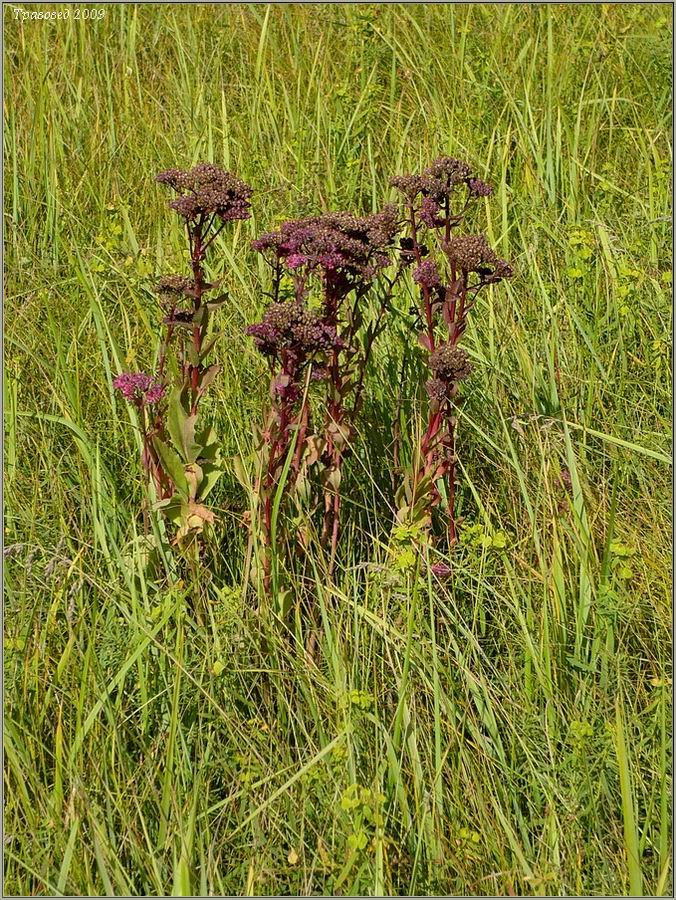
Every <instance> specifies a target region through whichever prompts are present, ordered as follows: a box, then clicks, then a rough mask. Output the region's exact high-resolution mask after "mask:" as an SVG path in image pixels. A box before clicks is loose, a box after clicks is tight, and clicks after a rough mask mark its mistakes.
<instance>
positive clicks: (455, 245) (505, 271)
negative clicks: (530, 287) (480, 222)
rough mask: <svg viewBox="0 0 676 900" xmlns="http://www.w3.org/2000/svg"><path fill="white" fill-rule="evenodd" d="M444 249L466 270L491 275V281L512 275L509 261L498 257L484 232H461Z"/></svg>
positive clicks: (451, 259)
mask: <svg viewBox="0 0 676 900" xmlns="http://www.w3.org/2000/svg"><path fill="white" fill-rule="evenodd" d="M444 251H445V252H446V255H447V256H448V259H449V260H450V261H451V262H453V263H455V265H456V266H458V267H459V268H460V269H462V270H463V271H464V272H478V273H479V274H480V275H482V276H489V275H490V276H491V277H490V278H489V279H488V280H490V281H499V280H500V279H502V278H511V276H512V269H511V266H510V265H509V263H508V262H507V261H506V260H504V259H500V258H499V257H498V255H497V253H496V252H495V250H493V248H492V247H491V246H490V244H489V243H488V241H487V240H486V238H485V237H484V235H483V234H459V235H458V236H457V237H454V238H451V240H450V241H449V242H448V243H447V244H445V246H444Z"/></svg>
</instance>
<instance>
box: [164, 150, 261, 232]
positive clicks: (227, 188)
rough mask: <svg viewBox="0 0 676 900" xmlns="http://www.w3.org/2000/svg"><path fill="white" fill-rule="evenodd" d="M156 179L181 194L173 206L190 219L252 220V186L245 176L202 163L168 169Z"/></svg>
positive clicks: (170, 204)
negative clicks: (242, 177)
mask: <svg viewBox="0 0 676 900" xmlns="http://www.w3.org/2000/svg"><path fill="white" fill-rule="evenodd" d="M155 181H157V182H158V183H159V184H166V185H169V187H171V188H173V189H174V190H175V191H176V193H177V194H178V195H179V196H178V197H177V198H176V199H175V200H172V201H171V202H170V203H169V206H170V207H171V208H172V209H173V210H175V211H176V212H177V213H178V214H179V215H180V216H183V217H184V218H186V219H189V220H192V219H196V218H197V217H198V216H200V215H205V216H209V215H212V214H216V215H217V216H218V217H219V218H220V219H221V220H222V221H223V222H231V221H234V220H236V219H248V218H249V216H250V215H251V212H250V208H251V204H250V203H249V198H250V197H251V194H252V193H253V192H252V189H251V188H250V187H249V185H248V184H245V183H244V182H243V181H242V180H241V179H239V178H237V177H236V176H235V175H233V174H231V173H230V172H226V171H225V169H221V168H219V167H218V166H214V165H212V164H211V163H199V164H198V165H196V166H194V167H193V168H192V169H189V170H188V171H187V172H184V171H182V170H181V169H167V170H166V171H165V172H160V174H159V175H158V176H157V177H156V179H155Z"/></svg>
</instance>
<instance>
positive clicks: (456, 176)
mask: <svg viewBox="0 0 676 900" xmlns="http://www.w3.org/2000/svg"><path fill="white" fill-rule="evenodd" d="M471 174H472V170H471V169H470V167H469V166H468V164H467V163H466V162H463V161H462V160H461V159H455V158H454V157H452V156H440V157H439V158H438V159H435V160H434V162H433V163H432V165H431V166H428V167H427V168H426V169H425V170H424V171H423V175H426V176H427V177H428V178H435V179H437V180H438V181H440V182H442V184H444V185H445V187H446V188H447V189H448V188H451V187H453V185H455V184H463V183H466V182H467V179H468V178H469V177H470V175H471Z"/></svg>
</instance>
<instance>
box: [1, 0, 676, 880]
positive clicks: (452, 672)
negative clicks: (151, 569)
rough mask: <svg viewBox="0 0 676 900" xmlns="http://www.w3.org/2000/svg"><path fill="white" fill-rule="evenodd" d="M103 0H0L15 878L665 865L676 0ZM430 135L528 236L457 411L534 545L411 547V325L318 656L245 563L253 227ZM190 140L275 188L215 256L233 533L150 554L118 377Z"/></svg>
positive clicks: (492, 500)
mask: <svg viewBox="0 0 676 900" xmlns="http://www.w3.org/2000/svg"><path fill="white" fill-rule="evenodd" d="M23 8H24V9H35V8H36V7H34V6H30V5H29V6H26V7H23ZM53 8H55V9H58V8H59V7H53ZM72 9H74V8H72ZM100 9H103V10H104V11H105V15H104V17H103V18H102V20H100V21H92V20H87V21H85V20H78V21H76V20H75V19H74V17H73V15H71V18H70V20H68V21H56V22H45V21H21V20H17V18H16V14H15V13H14V12H13V10H12V8H11V7H5V9H4V35H5V60H4V66H5V70H4V71H5V97H4V117H5V118H4V125H5V128H4V140H5V144H4V153H5V155H4V160H5V207H4V215H5V218H4V223H5V345H4V348H5V358H4V366H5V369H4V372H5V380H4V412H5V420H4V425H5V455H4V464H5V467H4V486H5V495H4V496H5V529H4V541H5V615H4V627H5V644H4V647H5V654H4V678H5V681H4V685H5V696H4V703H5V707H4V708H5V734H4V740H5V751H4V762H5V771H4V779H5V780H4V785H5V794H4V797H5V809H4V816H5V848H4V863H5V892H6V893H9V894H21V895H35V894H43V895H44V894H51V895H54V894H57V895H58V894H72V895H90V894H91V895H100V894H108V895H143V894H145V895H151V896H153V895H154V896H158V895H160V896H161V895H166V894H171V893H173V894H174V895H184V896H185V895H190V894H214V895H219V894H221V895H229V894H234V895H237V894H244V895H270V894H272V895H275V894H278V895H285V894H287V895H288V894H291V895H293V894H301V895H303V894H325V895H327V894H328V895H331V894H343V895H348V894H365V895H407V894H418V895H421V894H422V895H425V894H467V895H492V894H495V895H560V894H569V895H570V894H582V895H608V894H619V895H628V894H634V895H636V894H640V893H641V892H643V893H644V894H646V895H665V896H666V895H670V894H671V891H672V872H671V869H670V859H671V846H672V845H671V841H672V836H671V828H670V825H671V814H672V810H671V777H670V773H671V764H672V761H671V737H672V736H671V672H672V668H671V656H670V653H671V636H670V628H671V578H670V575H671V565H670V562H671V478H672V463H671V439H670V435H671V409H672V407H671V403H672V385H671V339H672V336H671V266H672V260H671V178H672V172H671V153H672V147H671V145H670V135H671V124H672V123H671V41H672V21H671V9H670V8H669V7H666V6H663V5H658V4H645V5H642V6H641V5H639V6H612V5H603V6H572V5H568V6H567V5H564V4H558V5H550V6H526V5H521V6H519V5H509V6H490V5H481V6H465V5H456V6H431V5H430V6H425V5H424V4H420V5H410V6H409V5H395V6H387V5H382V6H368V5H362V6H331V5H318V6H316V7H312V6H301V5H291V6H265V5H249V6H246V5H239V4H237V5H232V6H227V5H220V6H218V7H216V6H208V5H199V6H192V7H191V6H185V7H178V6H175V7H172V6H162V7H160V6H158V7H152V6H144V7H140V6H139V7H135V6H133V5H123V6H107V7H100ZM442 153H449V154H452V155H454V156H459V157H461V158H467V159H468V160H470V161H471V162H472V163H473V165H474V166H475V167H476V169H477V171H478V172H479V173H480V174H482V175H486V176H487V177H489V178H490V180H491V181H492V182H493V184H494V186H495V194H494V196H493V198H491V200H490V201H488V202H486V211H485V215H486V216H487V229H486V230H487V234H488V237H489V239H490V240H491V242H492V243H493V245H494V246H496V247H497V248H498V250H499V251H500V253H501V255H503V256H505V257H507V258H509V259H511V260H512V261H513V263H514V267H515V272H516V276H515V278H514V279H513V280H512V281H511V282H509V283H508V284H503V285H500V286H498V287H496V288H495V289H492V288H491V289H490V290H492V291H493V293H492V294H490V295H487V296H486V298H485V299H484V300H483V301H482V303H481V304H480V306H479V308H478V310H477V311H476V314H473V318H472V320H471V322H470V327H469V330H468V333H467V336H466V340H465V346H466V347H467V349H468V351H469V353H470V355H471V357H472V361H473V364H474V373H473V375H472V378H471V380H470V381H469V382H467V383H465V385H464V386H463V394H464V396H465V398H466V403H465V404H464V406H463V407H462V411H461V414H460V423H459V437H458V441H459V445H458V446H459V453H460V459H461V472H460V488H459V490H460V510H459V511H460V513H461V514H462V515H463V516H464V517H465V522H466V524H467V523H469V524H474V525H476V526H477V527H480V528H481V529H483V533H484V534H486V535H491V534H494V533H497V532H502V533H503V534H504V536H505V540H506V546H505V548H504V549H495V548H490V547H486V546H484V547H481V546H474V545H473V544H463V545H461V547H460V549H459V550H458V552H457V553H455V554H454V557H453V561H452V564H453V567H454V578H453V582H452V587H449V586H448V584H446V585H443V584H441V583H439V582H437V581H436V580H435V579H432V578H431V576H430V577H428V576H427V575H423V574H421V571H420V569H419V568H417V569H416V568H415V567H414V568H413V569H406V568H402V569H397V567H396V559H395V560H394V562H393V556H392V553H391V549H390V546H389V534H390V530H391V526H392V500H393V488H392V481H393V472H392V459H391V442H392V432H393V422H394V419H395V416H396V410H397V408H398V403H399V402H400V400H402V397H400V393H403V410H404V413H405V414H404V415H402V416H401V427H402V430H403V433H404V435H408V436H409V439H410V436H411V435H413V433H414V432H415V430H416V428H419V427H420V410H419V405H420V403H421V402H422V401H421V397H420V392H417V393H416V391H417V388H416V386H415V385H416V383H417V382H416V381H415V379H412V380H410V382H406V383H405V384H404V385H403V392H400V382H399V375H398V373H399V372H400V370H401V362H402V359H403V358H404V355H405V354H407V358H410V356H411V353H412V348H411V346H410V344H411V343H412V340H413V339H411V338H410V336H408V335H407V334H406V333H405V332H404V331H403V330H401V332H400V333H399V334H398V335H395V336H394V337H393V338H391V339H389V340H387V341H381V343H380V344H379V345H378V346H377V351H376V354H375V357H374V360H373V364H372V367H371V371H370V372H369V376H368V377H369V384H368V402H367V404H366V407H365V411H364V416H363V419H362V429H363V437H362V442H361V445H360V451H359V453H358V454H356V455H355V457H354V458H353V459H352V460H350V462H349V465H348V472H347V474H346V479H347V482H348V484H347V487H346V489H345V496H346V497H347V498H348V500H346V502H345V509H344V522H345V524H344V531H343V535H342V538H341V546H340V553H339V564H338V566H337V569H336V572H335V574H334V576H333V578H329V577H328V575H327V572H326V562H325V560H324V559H323V558H322V556H321V554H319V553H317V554H315V555H314V556H313V555H311V556H310V558H309V559H310V565H311V569H310V576H309V580H307V581H306V582H305V583H304V585H303V590H304V591H310V592H311V593H313V595H314V596H315V598H316V604H317V607H318V609H319V610H320V612H321V622H322V631H321V634H320V635H319V648H318V652H317V654H316V663H313V662H312V661H311V660H308V659H307V658H306V654H305V652H304V648H303V645H302V642H299V641H294V640H293V639H290V638H289V637H288V636H286V635H285V634H284V633H283V630H282V629H280V627H279V625H278V624H276V623H275V621H274V620H273V617H272V616H271V615H269V614H266V613H265V608H264V605H260V604H259V602H258V599H257V598H256V596H255V591H254V590H253V588H252V585H251V584H250V583H249V581H248V569H247V565H246V560H245V554H246V546H247V539H246V532H245V529H244V528H243V527H242V520H243V514H244V513H245V511H246V510H248V509H249V506H250V502H251V497H250V496H249V495H248V493H247V491H246V489H245V488H244V487H242V486H241V484H240V481H239V480H238V478H237V477H236V472H235V464H234V457H235V456H236V455H239V456H240V457H241V458H242V460H243V464H244V468H245V470H246V471H248V472H251V466H252V463H251V454H252V450H253V443H254V437H253V433H252V425H253V424H254V423H257V422H260V419H261V409H262V407H263V405H264V403H265V402H266V396H267V375H266V369H265V366H264V363H263V360H262V358H261V357H260V356H259V355H258V354H257V353H256V352H255V350H254V348H253V345H252V342H251V340H250V339H248V338H247V337H245V336H244V335H243V328H244V327H245V325H246V324H247V323H249V322H251V321H254V320H255V319H256V317H258V316H260V313H261V312H262V310H263V308H264V306H265V303H266V300H265V297H264V296H263V290H264V284H265V277H266V270H265V267H264V265H263V263H262V262H261V260H260V257H257V255H256V254H255V253H254V252H253V251H252V250H251V249H250V246H249V243H250V240H251V239H252V238H253V237H255V236H256V235H257V234H259V233H260V232H261V231H263V230H266V229H270V228H271V227H274V226H275V225H276V224H278V223H279V222H280V221H281V220H283V218H285V217H294V216H298V215H302V214H308V213H310V212H314V211H322V210H330V209H350V210H355V211H359V212H370V211H371V210H373V209H376V208H378V207H379V206H380V205H382V203H383V202H385V201H386V200H388V199H394V192H393V190H392V189H391V188H390V187H388V181H389V178H390V176H392V175H396V174H401V173H403V172H408V171H412V170H415V169H418V168H420V167H421V166H424V165H427V164H429V162H430V161H431V160H432V159H434V158H435V157H436V156H438V155H440V154H442ZM202 159H204V160H211V161H214V162H216V163H218V164H219V165H223V166H225V167H226V168H229V169H231V170H233V171H234V172H236V173H237V174H238V175H239V176H240V177H242V178H243V179H245V180H246V181H247V182H248V183H249V184H251V185H252V186H253V187H254V188H255V191H256V193H255V196H254V201H253V205H254V214H253V217H252V219H251V220H249V221H247V222H244V223H238V224H237V225H236V227H234V228H233V229H230V230H229V231H226V232H224V233H223V235H222V236H221V237H219V238H218V241H217V252H215V254H214V257H213V274H215V275H219V274H221V273H223V274H224V277H225V280H226V285H227V287H228V288H229V290H230V293H231V297H232V301H231V303H230V305H229V306H228V307H227V308H226V311H225V312H224V313H222V319H221V322H222V325H223V328H224V330H225V335H224V336H223V337H222V338H221V339H220V340H219V343H218V345H217V353H216V355H217V357H218V361H219V362H220V363H221V365H222V366H223V374H222V376H221V378H220V380H219V382H218V384H217V386H216V387H215V388H214V389H213V392H212V394H211V401H210V402H211V407H210V409H211V410H212V412H213V416H214V420H215V422H216V425H217V428H218V431H219V433H220V435H221V436H222V437H223V440H224V443H225V451H226V454H225V455H226V458H227V459H228V460H229V462H228V474H227V477H224V478H223V479H222V480H221V482H220V484H219V487H218V489H217V495H216V506H217V514H218V516H219V524H218V528H217V529H216V539H214V540H212V542H211V544H210V546H209V548H208V549H209V554H210V559H211V563H210V566H209V567H208V569H206V568H205V571H204V573H203V574H202V576H201V577H199V578H198V579H191V578H189V577H183V578H181V579H179V580H173V581H172V580H170V579H168V580H164V581H153V580H151V579H149V578H148V577H147V576H146V569H145V568H144V565H143V542H142V535H143V521H142V518H141V515H140V508H141V498H142V495H143V490H142V477H141V471H140V467H139V464H138V445H137V439H136V437H135V434H134V431H133V429H132V427H131V424H130V419H129V415H128V411H127V408H125V406H124V404H123V402H122V401H121V400H120V397H119V394H117V395H116V394H115V392H114V391H113V388H112V378H113V377H114V376H115V375H116V374H117V373H118V372H119V371H120V370H121V369H122V368H123V367H125V366H132V367H134V366H135V367H139V368H142V367H146V368H151V367H152V364H153V360H154V357H155V354H156V353H157V347H158V333H157V329H156V326H155V323H154V313H153V308H154V306H153V305H154V300H153V296H152V294H151V291H150V287H151V285H152V283H153V279H154V278H155V276H156V275H158V274H163V273H165V272H171V271H175V270H176V268H177V267H180V266H181V265H184V264H185V257H184V255H183V251H182V243H181V233H180V230H179V227H178V223H177V222H176V221H174V219H173V218H172V217H171V214H170V213H169V212H168V211H167V209H166V199H167V198H166V196H165V194H164V192H163V191H162V190H161V189H160V188H159V187H158V186H156V185H155V184H154V182H153V178H154V175H155V173H156V172H158V171H159V170H160V169H164V168H167V167H168V166H172V165H177V166H180V167H183V168H185V167H187V166H190V165H191V164H192V163H193V162H196V161H198V160H202ZM402 302H404V303H406V302H408V301H407V300H406V298H403V300H402ZM474 543H480V541H476V542H474ZM489 543H490V542H489V541H484V544H489ZM299 589H300V588H299ZM196 610H200V611H201V612H200V613H199V615H198V614H197V612H196ZM354 785H357V786H358V787H354Z"/></svg>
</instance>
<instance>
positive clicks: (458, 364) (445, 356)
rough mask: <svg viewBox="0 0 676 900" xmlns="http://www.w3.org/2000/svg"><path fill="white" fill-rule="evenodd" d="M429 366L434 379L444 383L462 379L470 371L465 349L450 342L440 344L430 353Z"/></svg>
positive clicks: (470, 367) (466, 376)
mask: <svg viewBox="0 0 676 900" xmlns="http://www.w3.org/2000/svg"><path fill="white" fill-rule="evenodd" d="M429 367H430V369H431V371H432V372H433V374H434V376H435V378H436V379H439V380H441V381H444V382H446V383H449V382H453V381H464V380H465V378H468V377H469V375H470V373H471V371H472V366H471V364H470V361H469V356H468V355H467V351H466V350H463V349H462V347H454V346H452V345H451V344H441V345H440V346H439V347H437V349H436V350H435V351H434V353H431V354H430V358H429Z"/></svg>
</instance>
